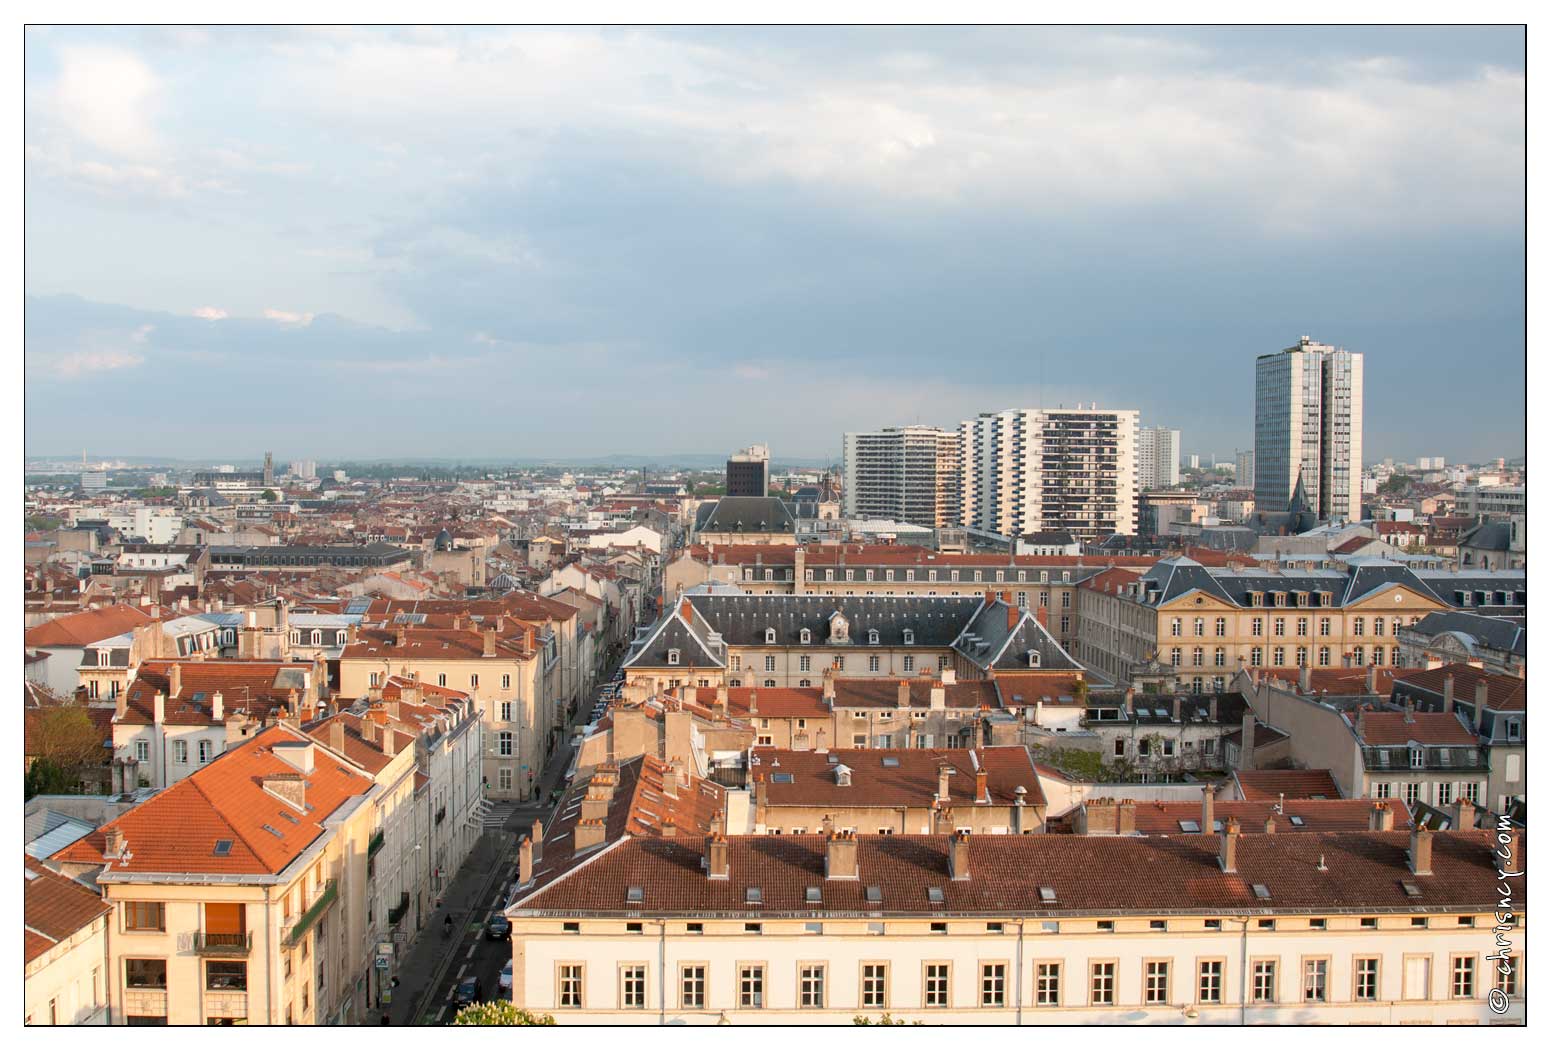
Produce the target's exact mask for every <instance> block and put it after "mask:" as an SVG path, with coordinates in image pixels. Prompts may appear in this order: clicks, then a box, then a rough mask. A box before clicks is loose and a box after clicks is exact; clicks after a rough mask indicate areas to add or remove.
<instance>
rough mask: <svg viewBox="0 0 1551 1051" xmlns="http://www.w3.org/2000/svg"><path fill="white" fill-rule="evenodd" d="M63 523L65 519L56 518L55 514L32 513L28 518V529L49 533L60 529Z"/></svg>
mask: <svg viewBox="0 0 1551 1051" xmlns="http://www.w3.org/2000/svg"><path fill="white" fill-rule="evenodd" d="M63 524H64V520H63V519H60V518H56V517H55V516H53V515H30V516H29V517H28V518H27V529H28V531H29V532H33V531H36V532H41V533H48V532H52V531H53V530H55V529H58V528H59V527H60V526H61V525H63Z"/></svg>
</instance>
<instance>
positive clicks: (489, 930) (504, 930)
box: [485, 913, 512, 942]
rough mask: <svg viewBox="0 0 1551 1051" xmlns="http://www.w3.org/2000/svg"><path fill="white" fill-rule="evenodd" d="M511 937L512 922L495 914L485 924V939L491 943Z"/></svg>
mask: <svg viewBox="0 0 1551 1051" xmlns="http://www.w3.org/2000/svg"><path fill="white" fill-rule="evenodd" d="M511 936H512V921H511V920H509V919H507V918H506V917H505V916H502V915H501V914H500V913H496V914H495V915H494V916H492V917H490V922H489V923H487V924H485V937H486V938H489V939H490V940H491V941H493V942H498V941H505V940H507V939H508V938H510V937H511Z"/></svg>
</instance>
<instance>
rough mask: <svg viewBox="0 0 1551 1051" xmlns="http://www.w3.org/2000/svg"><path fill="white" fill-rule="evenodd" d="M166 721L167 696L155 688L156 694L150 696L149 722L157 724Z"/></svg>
mask: <svg viewBox="0 0 1551 1051" xmlns="http://www.w3.org/2000/svg"><path fill="white" fill-rule="evenodd" d="M166 721H167V698H166V696H165V695H163V693H162V691H160V690H157V691H156V696H154V697H152V698H151V722H152V723H154V724H155V725H157V726H160V725H161V724H162V723H164V722H166Z"/></svg>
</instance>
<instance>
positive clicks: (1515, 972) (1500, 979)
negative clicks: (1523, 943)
mask: <svg viewBox="0 0 1551 1051" xmlns="http://www.w3.org/2000/svg"><path fill="white" fill-rule="evenodd" d="M1492 987H1493V988H1494V989H1496V990H1497V991H1498V992H1500V993H1502V994H1503V995H1504V996H1518V995H1519V958H1518V957H1517V956H1509V957H1507V958H1506V959H1502V958H1499V959H1498V960H1497V961H1496V963H1495V964H1494V965H1493V967H1492Z"/></svg>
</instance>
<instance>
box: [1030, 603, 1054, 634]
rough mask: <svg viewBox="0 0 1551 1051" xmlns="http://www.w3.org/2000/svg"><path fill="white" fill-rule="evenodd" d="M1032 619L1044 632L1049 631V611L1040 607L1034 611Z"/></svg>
mask: <svg viewBox="0 0 1551 1051" xmlns="http://www.w3.org/2000/svg"><path fill="white" fill-rule="evenodd" d="M1034 619H1035V620H1037V621H1039V626H1040V627H1042V628H1044V629H1045V630H1046V631H1049V630H1050V611H1049V610H1047V609H1046V608H1045V607H1044V606H1040V607H1039V608H1038V609H1036V610H1035V611H1034Z"/></svg>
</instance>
